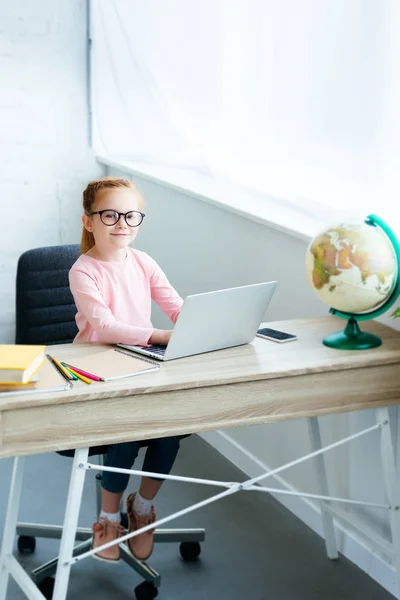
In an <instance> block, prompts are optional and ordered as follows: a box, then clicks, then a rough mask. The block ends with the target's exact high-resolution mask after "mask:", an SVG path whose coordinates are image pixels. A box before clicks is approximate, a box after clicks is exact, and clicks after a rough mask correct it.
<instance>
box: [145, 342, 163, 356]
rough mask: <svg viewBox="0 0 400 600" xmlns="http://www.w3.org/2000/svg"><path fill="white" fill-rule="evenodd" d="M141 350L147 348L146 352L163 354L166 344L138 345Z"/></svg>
mask: <svg viewBox="0 0 400 600" xmlns="http://www.w3.org/2000/svg"><path fill="white" fill-rule="evenodd" d="M139 348H142V349H143V350H147V351H148V352H152V353H153V354H157V356H164V354H165V351H166V349H167V346H163V345H161V344H151V345H150V346H139Z"/></svg>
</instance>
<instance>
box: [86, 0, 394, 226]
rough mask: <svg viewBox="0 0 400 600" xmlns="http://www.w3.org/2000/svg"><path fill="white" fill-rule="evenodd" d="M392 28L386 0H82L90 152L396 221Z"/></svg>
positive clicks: (391, 11) (307, 204) (305, 204)
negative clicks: (89, 11)
mask: <svg viewBox="0 0 400 600" xmlns="http://www.w3.org/2000/svg"><path fill="white" fill-rule="evenodd" d="M399 31H400V2H398V0H106V1H105V0H94V1H93V38H94V43H93V51H94V63H93V90H94V113H95V145H96V150H97V151H98V152H99V153H105V154H108V155H109V156H112V157H113V158H115V159H122V160H130V161H134V162H148V163H151V164H160V165H163V166H165V165H167V166H168V165H169V166H175V167H180V168H185V169H195V170H196V171H198V172H202V173H205V174H208V175H211V176H214V177H218V178H226V179H227V180H229V181H233V182H236V183H238V184H241V185H244V186H246V187H249V188H255V189H257V190H261V191H264V192H267V193H269V194H272V195H275V196H277V197H279V198H282V199H287V200H289V201H293V202H298V203H299V204H300V205H303V207H304V208H305V209H306V208H307V207H308V209H310V207H311V210H312V206H313V202H319V203H324V204H327V205H329V206H336V207H337V208H339V209H343V208H344V209H346V208H347V209H355V210H358V211H359V212H362V213H364V212H365V213H369V212H375V213H377V214H379V215H381V216H382V217H383V218H386V219H388V220H389V222H391V223H392V225H394V222H395V223H396V224H397V223H400V210H399V208H397V207H398V206H399V205H400V202H399V198H398V197H399V187H400V186H399V182H400V144H399V140H400V118H399V110H400V78H399V73H400V35H399ZM391 205H392V208H390V206H391Z"/></svg>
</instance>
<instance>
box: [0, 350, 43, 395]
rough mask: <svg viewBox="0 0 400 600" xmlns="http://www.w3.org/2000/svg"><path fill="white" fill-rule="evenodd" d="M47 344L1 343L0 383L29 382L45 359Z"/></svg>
mask: <svg viewBox="0 0 400 600" xmlns="http://www.w3.org/2000/svg"><path fill="white" fill-rule="evenodd" d="M45 349H46V346H37V345H36V346H25V345H22V344H0V384H2V385H4V384H15V383H28V382H29V381H30V380H31V379H32V377H33V376H34V375H35V373H36V371H37V370H38V369H39V367H40V366H41V365H42V363H43V361H44V351H45Z"/></svg>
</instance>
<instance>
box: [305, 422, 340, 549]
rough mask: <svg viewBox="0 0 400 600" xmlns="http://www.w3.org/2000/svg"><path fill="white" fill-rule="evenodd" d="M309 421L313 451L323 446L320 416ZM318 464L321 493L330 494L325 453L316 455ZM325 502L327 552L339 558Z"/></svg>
mask: <svg viewBox="0 0 400 600" xmlns="http://www.w3.org/2000/svg"><path fill="white" fill-rule="evenodd" d="M307 421H308V433H309V435H310V441H311V449H312V450H313V451H315V450H320V449H321V448H322V442H321V432H320V429H319V422H318V417H309V418H308V419H307ZM314 460H315V461H316V465H317V481H318V486H319V493H320V494H321V495H323V496H329V490H328V479H327V477H326V470H325V459H324V456H323V454H319V455H318V456H315V457H314ZM325 502H326V501H322V502H320V507H321V518H322V530H323V532H324V537H325V546H326V553H327V555H328V558H331V559H336V558H338V556H339V555H338V551H337V546H336V537H335V527H334V524H333V518H332V515H331V514H330V513H329V512H328V511H327V510H326V508H325Z"/></svg>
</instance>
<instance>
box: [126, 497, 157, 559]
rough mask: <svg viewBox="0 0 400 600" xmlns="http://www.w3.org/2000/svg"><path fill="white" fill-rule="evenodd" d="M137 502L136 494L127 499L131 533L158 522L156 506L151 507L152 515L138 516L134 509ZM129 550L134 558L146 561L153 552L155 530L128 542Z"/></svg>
mask: <svg viewBox="0 0 400 600" xmlns="http://www.w3.org/2000/svg"><path fill="white" fill-rule="evenodd" d="M134 500H135V494H130V495H129V496H128V498H127V499H126V512H127V514H128V520H129V533H132V532H133V531H136V530H137V529H141V528H142V527H145V526H146V525H150V524H151V523H154V522H155V520H156V513H155V512H154V506H152V507H151V510H150V514H148V515H138V514H137V512H135V511H134V509H133V503H134ZM127 542H128V548H129V550H130V551H131V552H132V554H133V556H134V557H135V558H137V559H138V560H146V559H148V558H149V556H150V555H151V553H152V552H153V544H154V529H150V530H149V531H145V532H144V533H141V534H139V535H137V536H136V537H134V538H131V539H129V540H127Z"/></svg>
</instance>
